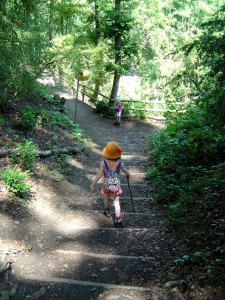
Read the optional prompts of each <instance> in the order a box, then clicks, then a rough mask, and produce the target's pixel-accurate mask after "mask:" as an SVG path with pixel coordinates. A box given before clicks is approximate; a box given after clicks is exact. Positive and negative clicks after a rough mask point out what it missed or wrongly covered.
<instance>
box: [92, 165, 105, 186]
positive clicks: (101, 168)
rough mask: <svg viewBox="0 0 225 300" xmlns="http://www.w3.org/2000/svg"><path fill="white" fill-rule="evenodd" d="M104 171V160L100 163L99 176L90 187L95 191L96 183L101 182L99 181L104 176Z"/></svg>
mask: <svg viewBox="0 0 225 300" xmlns="http://www.w3.org/2000/svg"><path fill="white" fill-rule="evenodd" d="M103 169H104V162H103V160H102V161H101V163H100V167H99V171H98V174H97V175H96V177H95V179H94V181H93V182H92V184H91V185H90V189H91V190H93V189H94V186H95V185H96V183H97V182H98V181H99V179H100V178H101V177H102V175H103Z"/></svg>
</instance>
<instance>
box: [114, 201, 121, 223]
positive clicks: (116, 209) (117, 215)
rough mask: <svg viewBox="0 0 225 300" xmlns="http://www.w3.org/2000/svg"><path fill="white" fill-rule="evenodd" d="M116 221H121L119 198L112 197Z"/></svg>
mask: <svg viewBox="0 0 225 300" xmlns="http://www.w3.org/2000/svg"><path fill="white" fill-rule="evenodd" d="M113 201H114V207H115V214H116V219H117V220H119V219H121V216H120V215H121V209H120V196H113Z"/></svg>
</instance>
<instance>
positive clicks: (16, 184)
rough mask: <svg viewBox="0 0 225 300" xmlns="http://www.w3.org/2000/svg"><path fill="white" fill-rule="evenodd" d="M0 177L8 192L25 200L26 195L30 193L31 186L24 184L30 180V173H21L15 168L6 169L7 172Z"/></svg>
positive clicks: (0, 174)
mask: <svg viewBox="0 0 225 300" xmlns="http://www.w3.org/2000/svg"><path fill="white" fill-rule="evenodd" d="M0 176H1V178H2V180H3V182H4V184H5V186H6V187H7V189H8V190H10V191H11V192H13V193H15V194H16V195H18V196H20V197H22V198H25V196H26V193H27V192H29V191H30V187H31V186H30V185H29V184H27V183H26V182H24V180H25V179H27V178H29V172H28V171H26V172H21V171H19V170H18V169H17V167H16V166H15V167H14V168H13V169H11V168H10V167H8V168H6V169H5V171H3V172H2V173H0Z"/></svg>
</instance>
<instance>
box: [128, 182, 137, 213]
mask: <svg viewBox="0 0 225 300" xmlns="http://www.w3.org/2000/svg"><path fill="white" fill-rule="evenodd" d="M127 184H128V188H129V191H130V198H131V203H132V207H133V213H135V209H134V203H133V197H132V192H131V188H130V183H129V178H128V179H127Z"/></svg>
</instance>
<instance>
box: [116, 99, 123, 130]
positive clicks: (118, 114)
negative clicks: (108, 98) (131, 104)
mask: <svg viewBox="0 0 225 300" xmlns="http://www.w3.org/2000/svg"><path fill="white" fill-rule="evenodd" d="M121 114H122V105H121V99H120V97H117V98H116V123H115V124H114V125H115V126H118V127H119V126H120V122H121Z"/></svg>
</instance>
